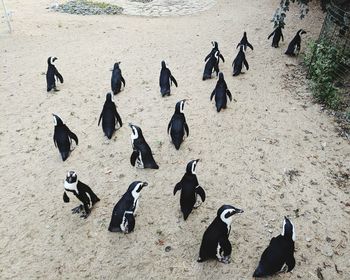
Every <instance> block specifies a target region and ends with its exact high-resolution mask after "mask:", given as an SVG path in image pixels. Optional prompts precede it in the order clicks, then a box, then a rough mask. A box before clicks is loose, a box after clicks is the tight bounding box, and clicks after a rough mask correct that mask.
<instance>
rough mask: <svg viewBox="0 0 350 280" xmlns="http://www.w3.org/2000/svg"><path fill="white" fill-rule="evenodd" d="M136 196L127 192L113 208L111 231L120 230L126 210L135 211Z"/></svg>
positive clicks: (109, 228)
mask: <svg viewBox="0 0 350 280" xmlns="http://www.w3.org/2000/svg"><path fill="white" fill-rule="evenodd" d="M134 210H135V207H134V197H133V196H132V194H131V193H130V192H126V193H125V194H124V195H123V196H122V198H121V199H120V200H119V201H118V202H117V204H116V205H115V206H114V208H113V212H112V218H111V222H110V224H109V227H108V230H109V231H120V224H121V223H122V220H123V216H124V212H125V211H134Z"/></svg>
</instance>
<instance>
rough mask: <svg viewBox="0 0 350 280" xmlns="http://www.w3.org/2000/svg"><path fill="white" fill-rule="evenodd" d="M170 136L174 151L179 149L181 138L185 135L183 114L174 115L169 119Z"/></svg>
mask: <svg viewBox="0 0 350 280" xmlns="http://www.w3.org/2000/svg"><path fill="white" fill-rule="evenodd" d="M170 122H171V130H170V136H171V139H172V141H173V143H174V145H175V148H176V149H179V148H180V145H181V143H182V140H183V137H184V135H185V131H184V129H185V127H184V125H185V122H186V119H185V115H184V114H183V113H175V114H174V115H173V116H172V118H171V121H170Z"/></svg>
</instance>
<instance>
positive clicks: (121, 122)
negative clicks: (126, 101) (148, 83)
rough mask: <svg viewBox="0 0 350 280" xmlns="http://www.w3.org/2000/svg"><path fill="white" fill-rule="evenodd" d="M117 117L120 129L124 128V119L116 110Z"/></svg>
mask: <svg viewBox="0 0 350 280" xmlns="http://www.w3.org/2000/svg"><path fill="white" fill-rule="evenodd" d="M114 113H115V117H116V119H117V122H118V123H119V125H120V127H122V126H123V121H122V118H121V117H120V115H119V114H118V112H117V110H115V112H114Z"/></svg>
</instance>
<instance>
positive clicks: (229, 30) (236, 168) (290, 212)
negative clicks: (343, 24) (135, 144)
mask: <svg viewBox="0 0 350 280" xmlns="http://www.w3.org/2000/svg"><path fill="white" fill-rule="evenodd" d="M6 2H7V6H8V9H9V10H11V11H13V14H12V18H13V21H12V24H13V27H14V32H13V33H12V34H11V35H7V34H5V33H2V34H1V36H0V51H1V54H0V69H1V70H0V71H1V75H0V92H1V95H2V98H1V101H0V104H1V110H0V118H1V122H0V143H1V145H0V162H1V165H0V170H1V173H0V174H1V175H0V176H1V196H0V203H1V205H2V207H1V212H0V222H1V223H0V236H1V238H0V275H1V277H0V278H1V279H81V278H88V279H218V280H219V279H251V276H252V273H253V271H254V269H255V267H256V265H257V263H258V260H259V258H260V255H261V253H262V252H263V250H264V248H265V247H266V246H267V245H268V243H269V240H270V239H271V237H273V236H276V235H278V234H279V233H280V231H281V225H282V219H283V217H284V216H289V217H290V218H291V219H292V221H293V222H294V224H295V227H296V231H297V232H296V233H297V240H296V252H295V258H296V267H295V269H294V270H293V272H292V273H288V274H285V275H282V276H276V277H275V279H350V269H349V267H350V250H349V247H350V245H349V239H350V233H349V230H350V197H349V168H350V147H349V143H348V142H346V141H345V140H344V139H342V138H340V137H339V136H338V135H337V133H336V131H335V126H336V124H335V123H334V121H333V120H332V119H330V118H329V117H328V116H327V115H326V114H324V113H322V112H321V110H320V106H319V105H317V104H314V103H312V101H311V98H310V93H309V91H308V89H307V85H306V80H305V79H304V77H303V76H302V75H297V73H296V72H295V73H296V74H294V70H295V65H297V64H298V59H295V58H289V57H286V56H285V55H284V51H285V49H286V47H287V45H288V42H289V41H290V40H291V39H292V37H293V36H294V34H295V32H296V31H297V30H298V29H299V28H304V29H305V30H307V31H308V33H307V34H306V37H304V39H303V42H302V50H305V46H306V41H308V40H310V39H312V38H316V37H317V35H318V33H319V30H320V28H321V23H322V19H323V14H322V13H321V12H320V10H319V9H318V7H316V6H315V7H314V6H312V7H311V10H310V13H309V15H308V16H307V17H306V19H304V20H302V21H301V20H299V18H298V8H296V7H293V8H292V9H291V11H290V12H289V13H288V16H287V25H286V29H285V31H284V36H285V42H283V43H281V47H280V48H279V49H273V48H272V47H271V46H270V44H271V41H268V40H267V36H268V35H269V33H270V32H271V31H272V24H271V23H270V19H271V16H272V14H273V12H274V10H275V8H276V7H277V6H278V3H279V1H277V0H276V1H273V0H261V1H255V0H245V1H238V0H219V1H218V2H217V4H216V5H215V6H214V7H213V8H212V9H210V10H208V11H205V12H201V13H197V14H194V15H192V16H183V17H162V18H148V17H135V16H74V15H67V14H59V13H54V12H50V11H49V10H48V9H46V7H48V6H49V4H50V3H51V2H52V1H48V0H26V1H19V0H9V1H6ZM5 27H6V26H5ZM243 31H247V32H248V39H249V40H250V42H251V43H252V44H253V46H254V51H251V50H248V51H247V54H246V55H247V60H248V62H249V64H250V69H249V71H246V73H245V74H244V75H240V76H238V77H232V75H231V73H232V67H231V63H232V60H233V58H234V56H235V54H236V50H235V46H236V45H237V43H238V42H239V40H240V39H241V36H242V33H243ZM212 40H216V41H218V42H219V48H220V49H221V52H222V54H223V55H224V57H225V59H226V62H225V63H221V64H220V65H221V70H222V71H223V73H224V74H225V78H226V82H227V84H228V87H229V89H230V90H231V92H232V94H233V98H234V99H235V100H236V102H232V103H230V104H228V109H227V110H224V111H222V112H220V113H217V112H216V110H215V105H214V103H213V102H210V101H209V97H210V93H211V92H212V90H213V88H214V86H215V83H216V79H212V80H209V81H205V82H203V81H202V80H201V77H202V71H203V69H204V61H203V60H204V57H205V56H206V55H207V54H208V52H209V51H210V50H211V44H210V42H211V41H212ZM52 55H54V56H57V57H58V60H57V63H56V65H57V68H58V69H59V71H60V72H61V73H62V75H63V77H64V79H65V82H64V84H63V85H60V86H59V88H60V91H59V92H57V93H46V81H45V76H44V73H45V72H46V69H47V64H46V60H47V57H49V56H52ZM163 59H164V60H166V61H167V63H168V65H169V67H170V69H171V71H172V73H173V75H174V76H175V78H176V79H177V81H178V83H179V87H178V88H172V95H171V96H170V97H168V98H161V96H160V92H159V87H158V78H159V71H160V62H161V60H163ZM115 61H121V62H122V63H121V68H122V71H123V75H124V78H125V80H126V87H125V90H124V91H123V92H121V93H120V94H119V95H118V96H116V98H115V99H116V103H117V106H118V111H119V113H120V115H121V117H122V119H123V122H124V126H123V127H122V128H121V129H120V130H118V131H117V132H116V134H115V136H114V137H113V140H111V141H108V140H107V139H106V138H105V137H104V136H103V132H102V129H101V127H98V126H97V121H98V117H99V114H100V112H101V109H102V106H103V103H104V99H105V94H106V93H107V92H108V91H109V90H110V75H111V72H110V69H111V67H112V66H113V63H114V62H115ZM184 98H187V99H189V102H188V104H187V105H186V107H185V114H186V118H187V122H188V124H189V128H190V136H189V138H187V139H186V140H185V142H184V143H183V145H182V146H181V149H180V150H179V151H176V150H175V148H174V147H173V146H172V144H171V143H170V142H169V139H168V136H167V133H166V129H167V125H168V122H169V120H170V118H171V116H172V114H173V112H174V106H175V103H176V102H177V101H179V100H181V99H184ZM52 113H57V114H59V115H60V116H61V117H62V119H63V120H64V121H65V122H66V123H67V125H68V126H69V127H70V128H71V130H72V131H73V132H75V133H76V134H77V135H78V137H79V146H77V147H76V149H75V150H74V151H73V152H72V154H71V156H70V157H69V159H68V160H67V161H66V162H62V160H61V158H60V156H59V153H58V150H57V149H56V148H55V147H54V143H53V141H52V136H53V128H54V126H53V120H52V115H51V114H52ZM129 122H132V123H134V124H137V125H139V126H140V127H141V128H142V129H143V133H144V136H145V138H146V140H147V141H148V143H149V145H150V146H151V148H152V150H153V152H154V157H155V159H156V161H157V162H158V164H159V166H160V169H159V170H138V169H135V168H133V167H132V166H131V165H130V162H129V158H130V154H131V144H130V132H131V131H130V128H129V127H128V126H127V124H128V123H129ZM196 158H200V159H201V161H200V162H199V164H198V168H197V176H198V180H199V182H200V184H201V185H202V187H203V188H204V189H205V191H206V193H207V200H206V201H205V203H203V204H202V205H201V207H199V208H198V209H197V210H195V211H193V213H192V214H191V215H190V217H189V218H188V220H187V221H186V222H185V221H183V218H182V215H181V212H180V209H179V195H177V196H175V197H174V196H173V194H172V191H173V187H174V186H175V184H176V183H177V182H178V181H179V180H180V179H181V177H182V175H183V174H184V172H185V167H186V164H187V162H188V161H190V160H191V159H196ZM68 170H75V171H76V172H77V173H78V176H79V178H80V179H81V180H82V181H83V182H84V183H86V184H88V185H89V186H90V187H92V189H93V190H94V191H95V192H96V194H97V195H98V196H99V197H100V198H101V201H100V202H99V203H98V204H97V205H96V207H95V208H94V209H93V211H92V214H91V215H90V217H89V218H88V219H86V220H82V219H80V218H79V216H77V215H72V214H71V211H70V209H71V208H73V207H74V206H76V205H77V204H78V202H77V200H76V199H75V198H74V197H72V199H71V203H69V204H65V203H63V200H62V195H63V189H64V188H63V180H64V178H65V175H66V172H67V171H68ZM134 180H144V181H147V182H148V183H149V187H148V188H145V189H144V190H143V191H142V197H141V198H140V207H139V210H138V216H137V217H136V227H135V231H134V232H133V233H131V234H129V235H123V234H116V233H110V232H108V231H107V227H108V224H109V221H110V217H111V213H112V209H113V207H114V205H115V203H116V202H117V201H118V200H119V198H120V197H121V195H122V194H123V193H124V192H125V191H126V189H127V187H128V186H129V184H130V183H131V182H132V181H134ZM222 204H232V205H234V206H236V207H239V208H242V209H244V211H245V212H244V213H243V214H241V215H237V216H235V217H234V219H233V224H232V231H231V235H230V240H231V243H232V247H233V251H232V261H231V263H230V264H228V265H224V264H221V263H218V262H216V261H208V262H205V263H197V262H196V259H197V257H198V252H199V245H200V242H201V238H202V235H203V232H204V230H205V229H206V227H207V226H208V225H209V224H210V222H211V221H212V220H213V219H214V217H215V215H216V211H217V209H218V208H219V207H220V206H221V205H222ZM167 246H171V250H170V251H169V252H166V251H165V247H167Z"/></svg>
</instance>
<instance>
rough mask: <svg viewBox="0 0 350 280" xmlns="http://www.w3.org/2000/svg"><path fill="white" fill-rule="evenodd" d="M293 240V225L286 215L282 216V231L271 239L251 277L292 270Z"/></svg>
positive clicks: (293, 262) (293, 264)
mask: <svg viewBox="0 0 350 280" xmlns="http://www.w3.org/2000/svg"><path fill="white" fill-rule="evenodd" d="M294 242H295V229H294V225H293V223H292V222H291V221H290V220H289V219H288V218H287V217H284V220H283V226H282V233H281V234H280V235H279V236H277V237H273V238H272V239H271V241H270V244H269V246H268V247H267V248H266V249H265V251H264V252H263V254H262V255H261V258H260V262H259V266H258V267H257V269H256V270H255V272H254V274H253V277H266V276H270V275H273V274H275V273H277V272H283V271H287V272H290V271H292V270H293V268H294V266H295V259H294Z"/></svg>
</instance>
